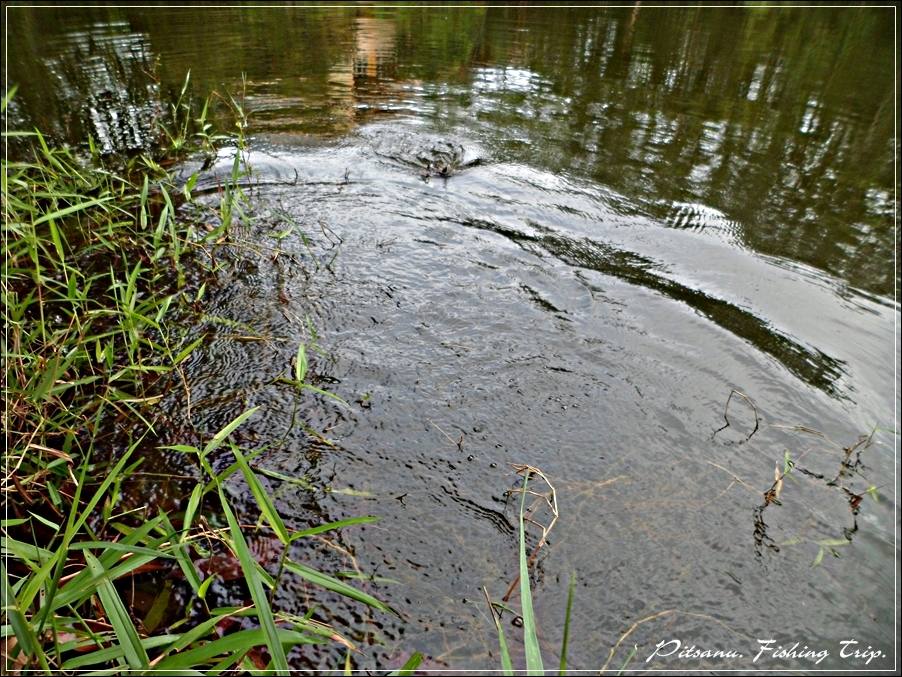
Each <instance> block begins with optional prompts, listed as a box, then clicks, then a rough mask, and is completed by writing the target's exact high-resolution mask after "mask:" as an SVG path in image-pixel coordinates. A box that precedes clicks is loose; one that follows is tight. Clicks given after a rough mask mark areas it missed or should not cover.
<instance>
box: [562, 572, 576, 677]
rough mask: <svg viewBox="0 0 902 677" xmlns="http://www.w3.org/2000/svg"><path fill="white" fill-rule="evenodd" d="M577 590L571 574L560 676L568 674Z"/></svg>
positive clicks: (565, 614)
mask: <svg viewBox="0 0 902 677" xmlns="http://www.w3.org/2000/svg"><path fill="white" fill-rule="evenodd" d="M575 590H576V575H575V574H570V585H569V586H568V588H567V611H566V612H565V613H564V637H563V639H561V664H560V670H559V671H558V674H560V675H565V674H567V646H568V645H569V643H570V616H571V612H572V611H573V593H574V591H575Z"/></svg>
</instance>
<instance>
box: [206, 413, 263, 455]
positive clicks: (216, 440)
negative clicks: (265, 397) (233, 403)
mask: <svg viewBox="0 0 902 677" xmlns="http://www.w3.org/2000/svg"><path fill="white" fill-rule="evenodd" d="M259 408H260V407H252V408H251V409H248V410H247V411H246V412H244V413H243V414H241V415H239V416H238V417H237V418H236V419H235V420H234V421H232V422H231V423H229V424H228V425H227V426H226V427H225V428H223V429H222V430H220V431H219V432H218V433H216V434H215V435H213V439H212V440H210V441H209V442H207V446H205V447H204V450H203V452H202V454H201V455H202V456H206V455H207V454H209V453H210V452H211V451H214V450H216V449H218V448H219V447H220V446H221V445H222V443H223V442H225V440H226V438H227V437H228V436H229V435H231V434H232V433H233V432H235V429H236V428H237V427H238V426H240V425H241V424H242V423H244V422H245V421H246V420H247V419H249V418H250V417H251V416H253V415H254V414H255V413H257V410H258V409H259Z"/></svg>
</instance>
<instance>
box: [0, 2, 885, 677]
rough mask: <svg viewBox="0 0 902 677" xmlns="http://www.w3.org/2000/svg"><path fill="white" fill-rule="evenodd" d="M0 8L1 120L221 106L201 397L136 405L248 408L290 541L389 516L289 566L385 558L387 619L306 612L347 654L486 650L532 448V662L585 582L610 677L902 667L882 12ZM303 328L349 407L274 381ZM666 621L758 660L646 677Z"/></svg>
mask: <svg viewBox="0 0 902 677" xmlns="http://www.w3.org/2000/svg"><path fill="white" fill-rule="evenodd" d="M8 20H9V21H10V25H9V28H8V30H7V43H8V44H7V45H6V47H7V49H8V56H9V60H8V65H9V75H10V80H11V82H14V83H18V84H19V87H20V88H19V92H18V94H17V95H16V98H15V100H14V101H13V104H12V106H11V108H10V112H9V116H10V122H11V126H13V125H18V126H22V125H32V124H34V125H37V126H39V127H40V128H41V129H42V130H46V131H48V132H51V133H53V134H55V135H56V136H57V138H59V139H69V140H73V141H75V140H80V139H83V138H84V136H85V134H87V133H90V134H91V135H92V136H93V137H94V138H95V139H96V140H97V144H98V146H99V147H100V148H101V149H104V150H107V151H123V150H124V151H129V150H139V149H141V148H142V147H143V146H144V145H145V144H146V143H147V140H148V138H149V135H148V129H149V126H150V125H152V124H153V121H154V119H155V118H156V117H157V116H158V115H159V113H160V110H161V101H167V100H168V99H169V97H170V96H171V95H172V94H173V93H175V94H177V93H178V90H179V89H180V88H181V85H182V83H183V81H184V78H185V75H186V73H187V72H188V71H189V70H190V72H191V82H192V84H193V88H194V91H195V92H196V93H200V94H205V93H206V92H208V91H211V90H214V89H215V90H217V91H219V92H223V93H225V92H230V93H232V94H233V95H235V96H236V97H241V98H242V101H243V105H244V107H245V110H246V111H247V112H248V113H249V132H250V134H251V136H252V139H251V150H250V152H249V153H248V155H247V157H246V160H247V161H248V164H249V166H250V167H251V170H252V174H251V176H250V177H249V179H248V185H247V186H246V192H247V196H248V205H247V206H246V218H245V219H244V222H243V224H242V225H241V227H240V232H239V233H238V236H237V238H238V239H239V240H240V241H242V242H244V243H245V245H244V246H241V247H236V249H235V251H234V253H233V255H232V258H231V260H230V261H229V265H228V266H226V267H225V269H224V270H225V272H223V273H222V274H221V275H220V277H219V278H218V280H217V282H216V284H214V285H212V286H211V288H210V290H209V292H208V294H209V297H210V298H209V307H208V308H207V309H206V312H207V314H208V316H209V318H208V319H209V321H207V322H204V323H202V324H201V325H199V326H197V327H193V328H192V329H191V331H192V332H193V334H194V335H197V336H200V335H206V336H207V338H208V340H207V341H206V342H205V343H204V347H203V348H202V349H201V350H199V351H197V352H196V353H195V354H194V355H193V356H192V357H191V358H190V360H189V361H188V363H187V364H186V369H185V370H186V376H187V381H188V383H189V384H190V393H191V401H190V408H187V407H186V401H185V395H184V393H183V392H181V391H179V390H178V389H175V390H173V391H172V392H171V393H169V394H168V395H167V397H166V398H165V400H164V402H163V403H161V405H160V416H161V420H163V421H169V422H171V426H169V428H170V430H169V432H168V433H164V436H165V435H166V434H169V435H170V436H171V437H172V440H169V442H170V443H171V442H175V441H179V442H185V440H177V439H176V438H177V437H178V434H180V433H178V432H177V431H185V430H190V431H192V434H194V435H198V436H200V437H202V436H204V435H209V434H212V433H213V432H215V431H216V430H218V429H219V428H220V427H222V426H223V425H224V424H225V423H226V422H228V421H229V420H231V419H232V418H234V417H235V416H236V415H237V414H238V413H240V412H241V411H242V410H244V409H245V408H247V407H248V406H256V405H260V406H261V410H260V412H259V413H258V414H257V415H256V416H255V417H254V418H253V419H251V420H250V421H249V422H248V424H246V425H245V426H244V427H243V428H242V429H241V433H240V436H241V441H242V443H244V444H245V445H246V446H248V447H254V446H261V445H264V444H267V445H270V449H269V451H267V452H266V453H265V454H264V455H262V456H261V457H260V458H259V459H258V464H259V465H260V466H261V467H264V468H266V469H269V470H272V471H276V472H278V473H282V474H284V475H289V476H291V477H295V478H304V480H305V482H309V485H310V486H309V487H307V488H303V487H300V486H298V485H296V484H290V483H286V482H281V481H279V480H276V479H272V481H271V482H270V485H269V486H270V487H271V489H272V490H273V492H274V493H275V495H276V498H277V504H278V507H279V509H280V511H281V513H282V514H283V516H284V517H285V519H286V521H287V522H288V523H289V526H302V525H308V524H317V523H320V522H322V521H325V520H333V519H342V518H346V517H353V516H357V515H362V514H371V515H377V516H379V517H380V520H379V522H377V523H375V524H373V525H368V526H364V527H355V528H351V529H348V530H347V531H345V532H344V533H343V534H342V535H341V536H340V538H338V539H336V540H334V541H331V542H326V541H322V542H316V543H315V544H314V545H312V546H305V549H303V550H301V549H299V550H298V551H297V553H296V555H297V557H298V558H299V559H301V560H304V559H308V560H310V561H313V562H314V563H315V564H316V565H317V566H323V567H327V568H328V567H331V568H332V569H333V570H335V569H336V568H339V569H341V568H344V569H349V568H350V569H353V568H355V567H356V568H357V569H358V570H359V571H360V572H362V573H363V574H364V575H366V576H375V579H374V580H369V581H364V582H363V583H362V585H365V586H366V588H367V589H368V590H370V591H371V592H373V593H374V594H376V595H377V596H380V597H382V598H383V599H385V600H387V601H388V602H389V603H390V604H392V605H394V606H395V607H396V608H397V609H398V610H399V611H400V613H401V615H402V616H403V619H393V618H391V617H384V616H381V615H377V616H369V615H361V611H360V609H359V608H355V607H353V606H351V605H346V604H343V603H340V602H338V601H336V600H334V599H331V598H329V597H323V596H319V597H316V598H315V600H313V601H319V602H321V603H322V604H323V607H322V609H321V610H320V612H319V615H320V617H322V618H323V619H324V620H331V621H333V622H335V623H336V624H338V625H339V626H342V627H348V626H350V627H351V628H352V631H351V632H352V634H353V635H354V637H355V638H357V639H359V640H361V641H362V642H363V644H364V649H363V653H362V654H361V655H360V656H358V657H356V658H355V665H357V666H359V667H370V668H373V667H375V666H377V665H378V666H381V667H385V666H386V665H392V664H394V663H399V662H401V661H403V657H404V656H405V655H407V654H409V653H410V652H411V651H414V650H418V651H421V652H423V653H424V654H426V655H427V657H428V662H429V663H428V664H429V665H431V666H432V667H434V668H441V667H454V668H458V669H478V668H485V667H499V666H500V664H499V662H498V656H497V640H496V638H495V632H494V628H493V626H492V622H491V619H490V617H489V615H488V612H487V610H486V605H485V601H484V598H483V595H482V590H481V588H482V587H483V586H485V587H486V588H487V590H488V592H489V593H490V594H491V595H492V597H493V598H496V599H500V598H501V596H502V595H504V593H505V591H506V590H507V587H508V585H509V584H510V582H511V581H512V580H513V577H514V573H515V571H516V562H517V560H516V556H517V534H516V528H515V526H516V510H515V508H516V506H515V504H514V502H513V500H512V499H510V498H508V497H507V495H506V492H507V491H508V490H510V489H512V488H515V487H516V479H517V478H516V476H515V475H514V473H513V470H512V467H511V466H512V464H529V465H532V466H535V467H538V468H540V469H541V470H542V471H543V472H544V473H545V474H546V475H547V477H548V478H549V479H550V480H551V482H552V483H553V485H554V488H555V490H556V496H557V502H558V508H559V518H558V520H557V522H556V523H555V525H554V528H553V530H552V532H551V534H550V537H549V542H548V544H547V545H546V546H545V547H544V548H543V549H542V550H541V554H540V556H539V558H538V564H537V569H536V574H535V577H534V581H533V584H534V590H535V593H534V594H535V606H536V613H537V616H538V619H539V626H540V627H539V634H540V639H541V641H542V644H543V647H544V649H545V650H546V651H547V655H548V656H549V657H551V656H554V655H555V654H556V652H557V650H558V646H559V642H560V635H561V626H562V619H563V617H564V607H565V604H566V597H567V584H568V579H569V576H570V574H571V573H575V574H576V577H577V587H576V598H575V603H574V608H573V614H574V624H573V629H572V641H571V648H570V655H569V663H570V665H571V666H572V667H574V668H581V669H600V668H602V667H603V666H606V665H607V666H608V667H609V668H615V669H619V667H620V666H621V665H622V664H623V662H624V660H626V659H627V656H628V654H629V651H630V649H631V648H632V647H633V645H634V644H638V645H639V652H638V653H637V655H636V657H635V658H634V659H633V660H634V661H636V663H641V666H642V667H649V668H679V669H690V668H693V667H697V668H702V669H737V668H749V667H759V668H760V667H767V668H771V669H777V668H782V669H790V670H806V669H811V668H814V667H815V665H814V662H813V660H811V659H806V658H795V659H794V658H784V659H778V658H775V657H773V656H772V655H771V654H769V653H765V654H764V655H762V656H761V658H759V660H758V661H757V662H756V663H754V664H753V663H752V662H751V659H752V657H753V656H754V655H755V653H757V648H758V640H759V639H774V640H775V645H777V644H781V645H785V646H786V647H790V646H792V645H793V644H794V643H795V642H799V646H800V647H801V646H803V645H806V646H807V647H810V648H812V649H814V650H816V651H817V650H821V649H827V650H828V651H829V653H830V655H829V656H828V657H827V658H825V659H824V660H823V661H822V662H821V663H820V664H818V665H817V666H816V667H817V668H819V669H820V668H827V667H832V668H858V667H862V666H863V664H864V663H863V661H858V662H855V660H853V659H847V658H842V657H841V656H840V648H841V647H840V645H839V642H841V641H843V640H857V641H858V642H859V643H860V646H861V647H862V648H863V647H867V646H868V645H870V646H873V647H874V648H876V649H879V650H882V651H883V652H884V653H885V654H886V656H885V657H883V658H880V659H876V662H872V663H871V664H870V665H869V666H868V667H870V668H875V667H879V668H884V669H891V668H892V667H893V664H894V661H895V654H894V641H895V639H894V638H895V632H894V624H895V622H896V621H897V618H898V616H897V609H896V605H895V603H896V601H897V599H898V591H897V590H896V589H895V587H894V585H895V579H894V571H895V566H894V561H895V557H896V556H897V553H898V548H897V541H896V518H895V515H896V506H897V496H896V489H895V487H896V475H895V472H896V458H895V452H896V450H897V449H898V435H897V434H896V433H895V432H894V428H895V427H896V426H897V421H896V419H895V416H896V413H897V411H898V390H897V384H898V379H899V368H898V360H897V354H898V353H897V351H898V347H899V338H898V317H899V306H898V305H897V303H896V302H895V300H894V295H895V293H896V292H897V290H898V285H899V279H898V276H897V272H896V268H895V263H894V252H895V249H896V246H897V242H898V240H897V233H896V230H895V228H894V214H895V210H896V209H897V203H896V196H895V188H894V166H893V159H894V150H895V149H896V148H897V146H896V140H895V139H894V136H893V124H894V120H893V115H894V105H895V97H896V94H895V90H894V82H895V78H894V71H893V57H894V37H893V14H892V12H891V11H889V10H888V9H886V8H858V9H838V8H834V9H830V8H788V7H781V8H770V9H765V8H721V9H706V8H700V9H685V8H670V9H663V8H646V7H641V6H639V5H637V6H635V7H623V8H603V9H602V8H593V9H588V8H581V9H572V8H571V9H540V8H529V7H516V8H513V7H473V8H451V7H446V8H424V9H419V8H405V9H400V8H373V7H367V8H363V7H361V8H334V7H313V8H300V7H294V8H289V7H283V8H254V9H243V10H242V9H224V8H205V9H200V8H155V9H148V8H144V9H124V8H91V9H84V8H80V9H73V8H69V9H53V8H21V7H17V8H10V9H9V13H8ZM151 75H153V76H154V77H151ZM233 152H234V151H232V150H229V149H223V151H222V152H221V154H220V157H219V161H218V162H217V163H215V164H214V165H213V167H212V168H210V170H209V171H208V172H206V173H205V174H203V175H202V177H201V179H200V182H199V188H201V189H203V188H204V187H205V186H206V187H211V188H213V187H215V186H217V185H218V182H219V181H220V180H221V178H222V176H224V175H226V174H228V172H229V170H230V168H231V165H232V159H231V157H232V155H231V154H232V153H233ZM196 168H197V167H196V166H195V165H188V166H186V167H185V168H184V169H183V172H184V173H185V175H186V176H187V175H188V173H190V172H191V171H193V170H194V169H196ZM201 199H218V198H217V196H216V195H215V193H211V194H210V195H208V196H207V197H206V198H201ZM301 341H303V342H306V343H307V345H308V348H309V349H310V350H309V353H310V357H311V370H312V372H313V374H314V378H315V382H316V384H317V385H318V386H319V387H321V388H325V389H327V390H329V391H331V392H333V393H335V394H337V395H339V396H340V397H342V398H344V399H345V400H347V401H348V402H349V403H350V406H349V407H343V406H341V405H339V404H337V403H336V402H334V401H332V400H330V399H328V398H322V397H317V396H314V395H311V394H307V395H304V396H303V397H302V398H298V396H297V395H296V393H295V392H294V391H293V390H292V389H291V388H290V387H286V386H285V385H281V384H279V383H277V382H274V381H275V379H276V378H277V377H279V376H280V375H287V373H288V369H289V365H290V362H291V359H292V357H293V356H294V354H295V352H296V350H297V345H298V343H299V342H301ZM314 348H318V350H314ZM733 390H736V391H738V392H739V393H740V395H734V396H733V397H732V399H730V400H729V405H728V406H727V401H728V398H729V397H730V394H731V391H733ZM725 407H726V409H725ZM725 412H726V414H727V415H726V418H727V419H728V421H729V425H728V426H727V427H726V428H724V429H722V430H720V431H719V432H718V430H719V429H720V428H722V427H723V426H724V423H725ZM296 417H297V418H300V419H303V420H304V421H305V422H306V425H307V427H306V428H302V427H300V426H298V425H292V421H293V420H294V419H295V418H296ZM872 432H873V435H872V437H871V438H870V439H869V443H867V444H862V445H860V446H857V447H855V446H854V445H856V443H857V442H858V441H859V439H860V437H861V436H867V435H868V434H870V433H872ZM853 447H854V448H853ZM787 458H789V459H791V460H792V461H793V462H794V463H795V468H794V470H793V471H792V472H791V473H790V475H789V476H788V477H787V478H786V479H785V480H784V481H783V485H782V489H781V492H780V495H779V500H778V501H767V500H766V499H765V492H767V491H768V490H769V489H771V488H772V485H773V484H774V478H775V466H776V468H778V470H782V469H784V467H785V465H786V459H787ZM153 461H154V463H155V464H157V465H159V467H160V468H161V469H163V470H170V471H173V472H175V471H180V470H181V469H182V465H183V463H182V461H181V460H180V459H178V458H177V457H175V456H174V455H173V456H167V455H165V454H164V455H159V456H155V457H154V459H153ZM227 461H228V459H226V458H223V459H222V462H223V463H226V462H227ZM869 487H876V489H875V490H874V491H872V492H871V493H867V490H868V489H869ZM160 491H162V489H160V488H159V487H156V488H154V489H153V490H152V491H150V492H149V493H151V494H153V493H154V492H157V493H159V492H160ZM233 492H234V499H235V503H236V505H237V506H245V507H247V506H250V505H251V503H252V500H251V499H250V497H249V496H245V495H243V494H242V493H241V485H239V484H235V485H234V487H233ZM872 494H874V495H872ZM860 497H863V500H858V499H859V498H860ZM875 497H876V498H877V499H878V500H874V499H875ZM546 518H547V516H546ZM533 542H535V541H533ZM260 547H261V548H265V547H266V544H265V543H263V544H261V545H260ZM833 555H836V556H833ZM222 588H223V590H222V591H220V592H221V594H223V595H227V594H229V591H228V586H227V585H223V586H222ZM312 594H313V592H312V591H310V590H308V589H306V588H305V587H304V586H303V585H301V584H300V583H298V584H296V585H290V586H288V587H287V588H286V589H285V591H284V592H283V594H282V595H281V596H280V598H279V600H278V603H279V604H280V605H281V607H282V608H286V609H290V610H293V611H299V612H303V611H304V610H305V609H306V608H307V607H308V605H309V604H310V603H311V601H312V600H311V595H312ZM516 603H517V600H516V596H515V597H514V599H513V601H512V604H514V605H516ZM326 609H328V611H326ZM643 619H648V620H646V621H645V622H642V623H640V624H639V625H638V626H636V628H635V630H634V631H633V632H632V633H631V634H629V636H628V637H627V638H626V639H624V640H623V642H622V643H620V644H618V640H620V639H621V637H622V635H623V634H624V633H626V632H627V631H628V630H629V629H630V627H631V626H632V625H633V624H634V623H636V622H637V621H642V620H643ZM511 620H512V619H511V617H510V616H506V617H505V622H506V623H507V624H508V626H509V627H510V630H509V635H508V636H509V637H510V636H511V634H510V633H514V636H516V634H517V629H516V628H515V627H514V626H513V625H511ZM671 639H679V640H681V641H682V642H683V644H684V647H687V646H689V645H692V644H694V645H696V646H697V647H698V648H709V649H714V648H721V649H729V648H733V649H736V650H737V651H739V652H741V653H743V654H744V655H745V657H744V658H742V659H735V660H733V661H728V660H723V661H720V662H717V663H712V662H710V661H708V662H706V661H704V660H701V661H698V660H690V659H677V658H676V656H675V655H674V656H671V657H670V658H663V657H659V658H657V659H653V660H652V661H651V662H649V663H645V662H644V661H645V659H646V657H647V656H648V655H649V654H650V653H651V651H652V649H653V647H654V645H655V644H657V643H658V642H659V641H667V640H671ZM515 644H517V645H519V642H515ZM612 650H613V654H612V653H611V652H612ZM517 653H518V656H517V659H518V660H521V659H522V657H521V656H519V652H517ZM611 656H612V657H611ZM294 659H295V660H296V661H297V662H298V665H304V666H308V667H335V666H338V665H341V664H342V662H343V654H342V653H341V652H337V651H336V652H324V653H321V654H311V653H309V652H306V653H304V654H303V655H296V656H295V657H294ZM609 659H610V662H609ZM546 661H547V662H550V658H546ZM878 663H879V664H878Z"/></svg>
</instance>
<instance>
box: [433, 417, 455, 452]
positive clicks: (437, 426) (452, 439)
mask: <svg viewBox="0 0 902 677" xmlns="http://www.w3.org/2000/svg"><path fill="white" fill-rule="evenodd" d="M426 420H427V421H429V423H430V424H432V426H433V427H434V428H435V429H436V430H438V431H439V432H440V433H441V434H442V435H444V436H445V437H446V438H447V439H448V441H449V442H450V443H451V444H453V445H454V446H455V447H457V450H458V451H463V450H464V434H463V433H461V434H460V438H459V439H457V440H455V439H454V438H453V437H451V435H449V434H448V433H446V432H445V431H444V430H442V428H441V426H439V424H438V423H436V422H435V421H433V420H432V419H431V418H427V419H426Z"/></svg>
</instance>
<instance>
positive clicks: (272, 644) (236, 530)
mask: <svg viewBox="0 0 902 677" xmlns="http://www.w3.org/2000/svg"><path fill="white" fill-rule="evenodd" d="M256 410H257V408H256V407H255V408H254V409H250V410H248V411H246V412H245V413H244V414H242V416H243V417H244V418H247V416H246V415H247V414H250V413H253V412H255V411H256ZM242 416H239V417H238V418H237V419H235V421H233V422H232V423H230V424H229V426H226V428H224V430H225V429H227V428H229V427H230V426H232V424H234V423H236V421H237V425H234V427H233V428H232V429H233V430H234V428H237V427H238V425H241V419H242ZM229 432H231V431H229ZM227 434H228V433H226V435H227ZM219 500H220V502H221V503H222V511H223V512H224V513H225V516H226V520H227V521H228V523H229V530H230V531H231V534H232V545H234V547H235V551H236V552H235V554H236V555H238V561H239V562H240V563H241V570H242V571H243V572H244V575H245V579H246V582H247V586H248V588H249V589H250V592H251V599H253V601H254V605H255V606H256V607H257V616H258V618H259V619H260V625H261V626H262V628H263V631H264V633H265V636H266V645H267V646H268V647H269V653H270V656H271V657H272V664H273V668H274V669H275V670H276V672H277V674H280V675H287V674H288V659H287V658H286V657H285V649H284V648H283V647H282V644H281V641H280V640H279V637H278V633H277V630H276V621H275V618H273V615H272V609H270V606H269V600H268V599H267V597H266V593H265V592H264V590H263V583H262V581H261V580H260V574H259V573H258V572H257V567H256V564H255V561H254V558H253V556H252V555H251V553H250V550H249V549H248V547H247V541H245V540H244V534H242V533H241V527H240V526H239V524H238V520H237V519H235V515H234V513H232V508H231V507H230V506H229V502H228V501H227V500H226V497H225V494H224V493H223V491H222V487H220V488H219Z"/></svg>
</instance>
